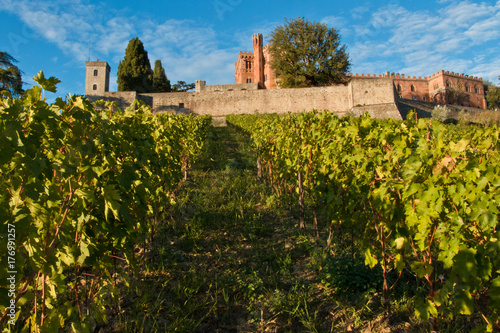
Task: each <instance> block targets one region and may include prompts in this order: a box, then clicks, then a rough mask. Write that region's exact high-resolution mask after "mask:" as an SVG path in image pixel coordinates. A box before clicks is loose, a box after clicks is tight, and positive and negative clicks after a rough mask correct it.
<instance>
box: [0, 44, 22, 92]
mask: <svg viewBox="0 0 500 333" xmlns="http://www.w3.org/2000/svg"><path fill="white" fill-rule="evenodd" d="M16 62H17V60H16V59H14V58H13V57H12V56H11V55H10V54H8V53H7V52H2V51H0V92H1V91H2V90H7V91H9V92H10V94H11V95H13V96H19V95H21V94H22V93H23V81H22V78H21V71H20V70H19V68H18V67H17V66H16V65H14V63H16Z"/></svg>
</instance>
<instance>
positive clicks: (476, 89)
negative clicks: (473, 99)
mask: <svg viewBox="0 0 500 333" xmlns="http://www.w3.org/2000/svg"><path fill="white" fill-rule="evenodd" d="M474 91H475V92H476V94H479V92H480V91H479V88H478V87H477V86H476V87H474Z"/></svg>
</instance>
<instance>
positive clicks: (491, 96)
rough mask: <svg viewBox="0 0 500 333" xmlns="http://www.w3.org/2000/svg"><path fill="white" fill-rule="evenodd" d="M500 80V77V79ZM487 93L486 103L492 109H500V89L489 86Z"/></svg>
mask: <svg viewBox="0 0 500 333" xmlns="http://www.w3.org/2000/svg"><path fill="white" fill-rule="evenodd" d="M498 79H499V80H500V76H499V77H498ZM487 89H488V90H487V91H486V101H487V102H488V107H489V108H490V109H500V87H499V86H496V85H493V84H488V87H487Z"/></svg>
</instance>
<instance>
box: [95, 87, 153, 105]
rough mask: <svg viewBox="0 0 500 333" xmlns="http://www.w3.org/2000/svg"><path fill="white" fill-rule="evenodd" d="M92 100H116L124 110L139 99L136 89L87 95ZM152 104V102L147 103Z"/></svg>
mask: <svg viewBox="0 0 500 333" xmlns="http://www.w3.org/2000/svg"><path fill="white" fill-rule="evenodd" d="M86 97H87V98H88V99H89V100H90V101H91V102H95V101H99V100H102V99H104V100H106V101H112V102H116V103H117V105H118V107H119V108H120V109H122V110H124V109H126V108H128V107H129V106H130V104H132V103H133V102H134V100H136V99H139V96H138V94H137V92H135V91H106V92H102V93H101V94H99V95H87V96H86ZM146 104H148V105H151V104H150V103H147V102H146Z"/></svg>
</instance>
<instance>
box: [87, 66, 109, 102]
mask: <svg viewBox="0 0 500 333" xmlns="http://www.w3.org/2000/svg"><path fill="white" fill-rule="evenodd" d="M85 67H86V73H85V95H87V96H90V95H97V96H103V95H104V92H107V91H109V73H110V71H111V67H109V65H108V63H107V62H105V61H99V60H97V61H86V62H85Z"/></svg>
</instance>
